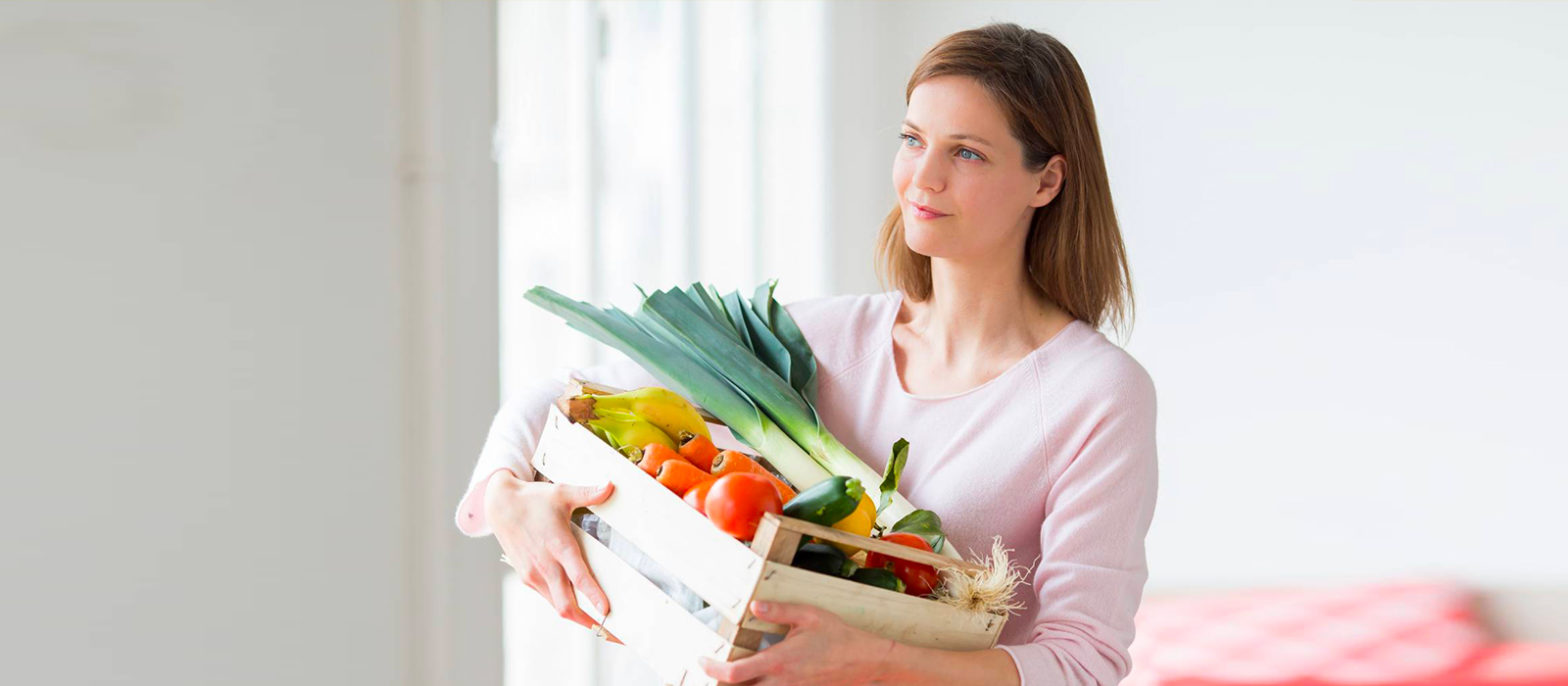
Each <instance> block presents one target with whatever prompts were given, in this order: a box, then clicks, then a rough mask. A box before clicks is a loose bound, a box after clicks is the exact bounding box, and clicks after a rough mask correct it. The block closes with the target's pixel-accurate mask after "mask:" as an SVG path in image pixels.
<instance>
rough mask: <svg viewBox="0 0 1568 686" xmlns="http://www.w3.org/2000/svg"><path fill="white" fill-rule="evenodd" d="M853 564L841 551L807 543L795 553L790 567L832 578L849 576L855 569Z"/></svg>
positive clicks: (820, 544) (825, 545) (824, 545)
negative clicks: (827, 575)
mask: <svg viewBox="0 0 1568 686" xmlns="http://www.w3.org/2000/svg"><path fill="white" fill-rule="evenodd" d="M854 564H855V563H853V562H850V561H849V558H848V557H846V556H845V555H844V551H842V550H839V549H838V548H835V547H833V546H830V545H828V544H826V543H807V544H805V545H803V546H801V547H800V550H797V551H795V559H794V561H792V562H790V566H792V567H799V568H801V569H809V570H811V571H813V572H820V573H822V574H829V575H832V576H839V577H843V576H849V573H850V571H851V570H853V569H854Z"/></svg>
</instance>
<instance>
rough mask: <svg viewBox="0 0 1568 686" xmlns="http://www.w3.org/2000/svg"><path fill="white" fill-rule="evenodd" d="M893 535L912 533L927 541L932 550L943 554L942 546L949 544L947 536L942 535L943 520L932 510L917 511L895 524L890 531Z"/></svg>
mask: <svg viewBox="0 0 1568 686" xmlns="http://www.w3.org/2000/svg"><path fill="white" fill-rule="evenodd" d="M890 531H891V532H893V533H898V532H903V533H910V534H914V535H916V536H919V537H921V538H923V539H925V541H926V543H928V544H930V545H931V549H932V550H934V551H936V552H939V553H940V552H942V545H943V544H944V543H946V542H947V534H944V533H942V518H941V517H938V516H936V513H935V512H932V511H930V510H915V511H914V512H911V513H909V514H907V515H904V518H903V519H900V520H898V521H896V522H894V523H893V528H892V529H890Z"/></svg>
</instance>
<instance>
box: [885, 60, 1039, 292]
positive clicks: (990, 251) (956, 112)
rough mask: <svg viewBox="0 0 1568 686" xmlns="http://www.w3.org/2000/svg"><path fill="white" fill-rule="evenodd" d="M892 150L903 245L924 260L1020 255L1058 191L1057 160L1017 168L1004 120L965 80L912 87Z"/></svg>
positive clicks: (1015, 147) (1018, 150)
mask: <svg viewBox="0 0 1568 686" xmlns="http://www.w3.org/2000/svg"><path fill="white" fill-rule="evenodd" d="M899 145H900V148H899V151H898V155H897V156H895V157H894V158H893V188H894V189H895V190H896V191H897V192H898V205H899V209H900V210H901V211H902V212H903V217H904V242H905V243H906V244H908V246H909V249H910V250H913V251H915V252H917V253H920V254H921V255H925V256H927V257H933V258H944V259H949V260H955V261H960V262H985V261H989V260H995V259H996V258H997V257H998V256H1000V255H1004V254H1008V253H1020V252H1021V251H1022V249H1023V248H1022V246H1023V241H1024V238H1025V236H1027V235H1028V231H1029V220H1030V218H1031V217H1032V216H1033V213H1034V210H1035V208H1037V207H1043V206H1045V205H1046V204H1048V203H1050V202H1051V199H1052V198H1054V197H1055V196H1056V192H1057V190H1059V189H1060V188H1061V178H1062V174H1061V170H1062V167H1063V165H1064V161H1063V160H1062V159H1061V158H1060V156H1058V157H1056V158H1053V159H1052V161H1051V163H1050V164H1049V165H1047V167H1046V169H1045V170H1043V171H1039V172H1031V171H1029V170H1027V169H1025V168H1024V163H1023V146H1022V145H1020V144H1019V142H1018V141H1017V139H1015V138H1013V135H1012V132H1011V130H1010V129H1009V127H1008V125H1007V117H1006V116H1005V115H1004V114H1003V113H1002V109H1001V108H1000V107H999V106H997V104H996V103H995V102H994V101H992V99H991V96H990V94H989V93H987V92H986V91H985V89H984V88H982V87H981V86H980V84H979V83H978V82H976V81H975V80H974V79H972V78H969V77H967V76H939V77H936V78H932V79H928V80H926V81H924V82H921V83H920V85H918V86H915V90H914V92H912V93H911V94H910V96H909V106H908V108H907V109H906V110H905V114H904V124H903V132H902V133H901V134H900V136H899ZM928 210H930V211H934V213H933V212H928ZM1002 251H1006V252H1002ZM1019 264H1022V262H1021V261H1020V262H1019Z"/></svg>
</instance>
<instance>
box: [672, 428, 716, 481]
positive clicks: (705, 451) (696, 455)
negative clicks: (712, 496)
mask: <svg viewBox="0 0 1568 686" xmlns="http://www.w3.org/2000/svg"><path fill="white" fill-rule="evenodd" d="M680 443H681V447H680V452H681V457H684V458H686V461H687V462H690V463H692V464H694V465H697V466H698V467H700V468H702V469H703V471H707V472H712V471H713V458H715V457H718V455H719V449H718V448H717V447H715V446H714V445H713V440H712V439H710V438H708V437H707V436H695V435H692V434H686V435H684V436H682V437H681V438H680Z"/></svg>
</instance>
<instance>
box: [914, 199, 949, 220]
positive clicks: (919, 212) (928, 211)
mask: <svg viewBox="0 0 1568 686" xmlns="http://www.w3.org/2000/svg"><path fill="white" fill-rule="evenodd" d="M909 206H910V207H913V208H915V216H916V217H919V218H921V219H936V218H937V217H946V216H948V215H947V213H946V212H938V211H936V210H934V209H932V208H930V207H926V206H925V205H922V204H920V203H915V202H912V203H909Z"/></svg>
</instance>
